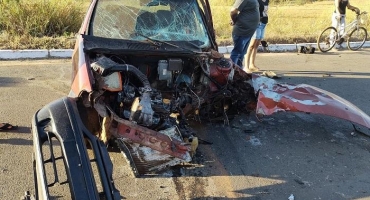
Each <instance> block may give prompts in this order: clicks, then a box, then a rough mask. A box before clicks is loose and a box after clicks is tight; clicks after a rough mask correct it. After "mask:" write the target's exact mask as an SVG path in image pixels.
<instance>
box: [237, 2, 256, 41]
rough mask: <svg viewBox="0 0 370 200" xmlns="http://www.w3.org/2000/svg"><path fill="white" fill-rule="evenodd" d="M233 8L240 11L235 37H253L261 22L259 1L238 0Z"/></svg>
mask: <svg viewBox="0 0 370 200" xmlns="http://www.w3.org/2000/svg"><path fill="white" fill-rule="evenodd" d="M233 7H234V8H236V9H238V11H239V14H238V16H237V18H236V22H235V24H234V26H233V35H237V36H248V37H249V36H252V35H253V34H254V31H256V29H257V26H258V23H259V21H260V15H259V10H258V7H259V4H258V1H257V0H236V1H235V3H234V5H233Z"/></svg>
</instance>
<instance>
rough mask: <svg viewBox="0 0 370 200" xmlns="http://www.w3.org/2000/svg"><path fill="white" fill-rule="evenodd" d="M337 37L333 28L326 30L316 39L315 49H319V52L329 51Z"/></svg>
mask: <svg viewBox="0 0 370 200" xmlns="http://www.w3.org/2000/svg"><path fill="white" fill-rule="evenodd" d="M337 37H338V34H337V29H335V28H334V27H328V28H326V29H325V30H324V31H323V32H321V34H320V36H319V37H318V38H317V48H319V49H320V51H321V52H327V51H330V50H331V49H332V48H333V47H334V45H335V42H336V40H337Z"/></svg>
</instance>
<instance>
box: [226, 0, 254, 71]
mask: <svg viewBox="0 0 370 200" xmlns="http://www.w3.org/2000/svg"><path fill="white" fill-rule="evenodd" d="M258 8H259V5H258V0H235V2H234V5H233V6H232V8H231V11H230V17H231V21H230V25H232V26H233V30H232V39H233V43H234V48H233V50H232V51H231V53H230V59H231V60H232V61H233V62H234V63H235V64H237V65H239V67H241V68H243V67H242V66H243V59H244V55H245V54H246V52H247V48H248V45H249V42H250V40H251V37H252V36H253V34H254V32H255V31H256V29H257V26H258V22H259V21H260V15H259V9H258Z"/></svg>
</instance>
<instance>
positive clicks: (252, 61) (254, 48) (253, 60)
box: [248, 39, 261, 70]
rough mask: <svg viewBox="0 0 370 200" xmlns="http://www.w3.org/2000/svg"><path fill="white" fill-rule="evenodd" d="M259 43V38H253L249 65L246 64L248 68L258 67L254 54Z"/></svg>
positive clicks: (255, 68)
mask: <svg viewBox="0 0 370 200" xmlns="http://www.w3.org/2000/svg"><path fill="white" fill-rule="evenodd" d="M260 43H261V40H260V39H255V40H254V43H253V46H252V55H251V59H250V62H249V66H248V67H249V69H254V70H258V67H257V66H256V64H255V60H256V55H257V49H258V46H259V45H260Z"/></svg>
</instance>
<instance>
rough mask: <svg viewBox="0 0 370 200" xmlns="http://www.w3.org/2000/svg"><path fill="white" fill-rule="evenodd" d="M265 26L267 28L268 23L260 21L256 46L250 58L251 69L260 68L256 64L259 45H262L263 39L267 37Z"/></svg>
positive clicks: (256, 69)
mask: <svg viewBox="0 0 370 200" xmlns="http://www.w3.org/2000/svg"><path fill="white" fill-rule="evenodd" d="M265 28H266V24H264V23H259V25H258V28H257V31H256V33H257V34H256V40H255V42H254V46H253V52H252V57H251V60H250V63H249V69H250V70H254V71H258V70H259V68H258V67H257V66H256V64H255V60H256V55H257V49H258V46H259V45H260V43H261V40H262V39H263V38H264V37H265Z"/></svg>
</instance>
